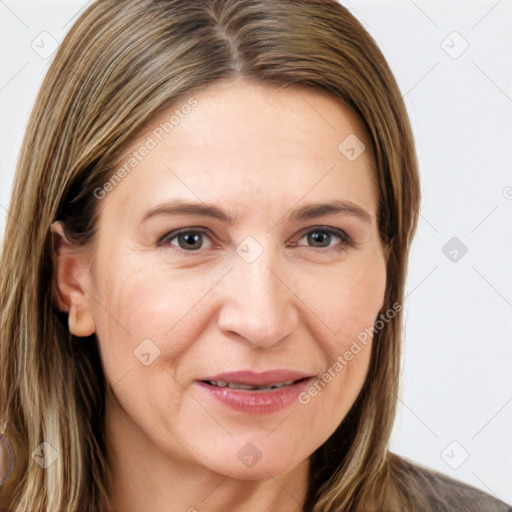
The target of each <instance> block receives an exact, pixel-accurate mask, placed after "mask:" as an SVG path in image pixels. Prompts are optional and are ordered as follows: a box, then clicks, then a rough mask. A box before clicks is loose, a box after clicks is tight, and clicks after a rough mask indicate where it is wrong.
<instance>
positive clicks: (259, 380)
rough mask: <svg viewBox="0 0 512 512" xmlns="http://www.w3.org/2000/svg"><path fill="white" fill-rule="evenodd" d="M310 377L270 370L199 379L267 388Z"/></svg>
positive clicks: (294, 372) (302, 374) (221, 374)
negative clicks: (271, 385)
mask: <svg viewBox="0 0 512 512" xmlns="http://www.w3.org/2000/svg"><path fill="white" fill-rule="evenodd" d="M309 377H311V375H310V374H308V373H305V372H302V371H297V370H271V371H265V372H254V371H252V370H241V371H235V372H226V373H218V374H216V375H210V376H208V377H204V378H202V379H199V380H200V381H224V382H233V383H237V384H247V385H252V386H267V385H269V384H277V383H279V382H288V381H296V380H301V379H306V378H309Z"/></svg>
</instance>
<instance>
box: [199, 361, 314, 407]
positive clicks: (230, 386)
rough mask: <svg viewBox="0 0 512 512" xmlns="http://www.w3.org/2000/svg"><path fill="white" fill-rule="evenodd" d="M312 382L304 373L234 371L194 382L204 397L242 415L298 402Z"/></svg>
mask: <svg viewBox="0 0 512 512" xmlns="http://www.w3.org/2000/svg"><path fill="white" fill-rule="evenodd" d="M313 379H314V377H313V376H311V375H309V374H306V373H305V372H299V371H294V370H293V371H292V370H272V371H266V372H263V373H257V372H253V371H237V372H229V373H222V374H217V375H211V376H208V377H205V378H202V379H200V380H198V381H197V384H198V385H199V388H200V389H202V393H204V394H205V398H207V399H209V400H210V399H211V400H213V401H214V402H215V403H218V404H221V405H224V406H227V407H228V408H229V409H231V410H236V411H238V412H241V413H244V414H265V413H272V412H277V411H279V410H282V409H284V408H286V407H288V406H291V405H292V404H294V403H297V401H298V396H299V394H300V393H301V392H302V391H303V390H304V389H306V387H307V386H308V385H309V383H310V382H311V381H312V380H313Z"/></svg>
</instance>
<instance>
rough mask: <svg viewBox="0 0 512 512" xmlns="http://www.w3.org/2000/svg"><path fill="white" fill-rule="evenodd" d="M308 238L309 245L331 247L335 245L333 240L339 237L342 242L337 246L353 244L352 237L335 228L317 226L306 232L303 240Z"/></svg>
mask: <svg viewBox="0 0 512 512" xmlns="http://www.w3.org/2000/svg"><path fill="white" fill-rule="evenodd" d="M303 238H306V240H307V244H308V246H309V247H318V248H329V247H335V245H331V242H332V241H333V239H334V241H335V240H336V239H339V240H340V241H341V243H338V244H336V245H337V246H340V245H341V246H344V245H352V243H351V239H350V237H349V236H348V235H347V234H346V233H345V232H344V231H341V230H339V229H334V228H315V229H313V230H310V231H308V232H307V233H305V234H304V235H303V236H302V238H301V240H302V239H303Z"/></svg>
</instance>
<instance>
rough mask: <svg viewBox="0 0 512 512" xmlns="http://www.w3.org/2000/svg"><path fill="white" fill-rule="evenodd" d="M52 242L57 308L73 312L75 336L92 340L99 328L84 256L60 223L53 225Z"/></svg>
mask: <svg viewBox="0 0 512 512" xmlns="http://www.w3.org/2000/svg"><path fill="white" fill-rule="evenodd" d="M52 242H53V286H52V298H53V301H54V304H55V306H56V307H57V308H58V309H59V310H60V311H62V312H69V317H68V324H69V330H70V332H71V333H72V334H74V335H75V336H80V337H85V336H90V335H91V334H93V333H94V332H96V326H95V323H94V317H93V315H92V311H91V310H90V307H89V302H90V295H89V292H88V280H87V271H86V270H85V267H84V253H83V252H81V251H79V250H78V248H77V247H76V246H75V245H74V244H72V243H71V242H70V241H69V240H68V238H67V237H66V234H65V231H64V227H63V225H62V222H60V221H57V222H54V223H53V224H52Z"/></svg>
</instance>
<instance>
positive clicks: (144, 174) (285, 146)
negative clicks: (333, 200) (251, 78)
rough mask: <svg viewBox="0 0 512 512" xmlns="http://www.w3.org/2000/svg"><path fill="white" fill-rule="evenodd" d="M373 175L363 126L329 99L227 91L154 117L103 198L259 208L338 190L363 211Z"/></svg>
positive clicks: (292, 90) (262, 88)
mask: <svg viewBox="0 0 512 512" xmlns="http://www.w3.org/2000/svg"><path fill="white" fill-rule="evenodd" d="M191 105H192V107H191ZM144 147H146V148H149V149H146V150H144V151H141V150H142V148H144ZM347 150H348V152H347ZM142 152H143V153H144V156H142V157H141V155H140V153H142ZM136 153H138V154H136ZM354 157H355V158H354ZM130 162H131V163H132V164H133V166H132V169H130V165H129V163H130ZM373 165H374V164H373V153H372V148H371V142H370V140H369V138H368V135H367V133H366V130H365V129H364V125H363V124H362V122H361V121H360V119H359V118H358V117H357V116H356V115H355V113H354V112H353V111H352V110H351V109H349V108H348V107H346V106H344V105H343V104H342V103H340V102H338V101H336V100H335V99H333V98H332V97H331V96H328V95H326V94H325V93H322V92H319V91H317V90H313V89H310V88H304V87H295V86H293V87H288V88H285V89H282V88H281V89H274V88H272V87H270V86H269V85H266V84H259V83H256V84H255V83H250V82H247V81H239V82H229V83H221V84H216V85H214V86H212V87H209V88H208V89H206V90H204V91H202V92H200V93H197V94H194V95H193V96H191V97H185V98H184V99H183V100H182V101H181V102H178V103H177V104H176V105H174V106H173V107H172V108H170V109H168V110H166V111H165V112H160V113H159V115H158V116H157V117H155V118H154V120H153V121H152V122H151V123H149V124H148V125H147V127H146V128H145V129H144V130H143V132H142V133H140V134H139V136H138V137H137V138H136V139H135V140H134V141H132V143H131V144H130V145H129V147H127V148H126V151H125V152H124V154H123V155H122V156H121V158H119V160H118V161H117V165H116V167H115V169H120V168H122V167H124V168H125V169H128V170H129V171H130V172H129V175H128V176H127V177H126V178H125V179H123V183H122V184H121V186H118V187H116V190H114V192H113V193H112V194H110V195H111V196H117V199H118V200H122V201H123V202H124V203H126V202H127V201H129V202H132V201H133V200H134V192H136V196H137V197H138V198H139V199H142V196H146V199H147V201H156V200H163V199H165V198H169V197H170V196H171V195H177V196H180V195H181V196H182V197H184V196H187V197H188V198H195V199H204V200H216V199H222V198H224V199H229V198H230V197H231V199H232V200H233V201H235V202H239V203H243V202H244V201H245V202H247V200H248V199H251V200H252V201H257V200H261V201H262V203H264V202H265V201H267V202H272V201H273V200H274V201H275V200H276V199H279V200H280V201H281V202H286V201H287V200H288V201H292V202H297V201H298V200H299V199H300V196H302V195H305V194H309V195H311V194H314V193H318V194H320V195H325V194H329V193H331V195H332V192H335V191H338V190H339V192H340V194H348V195H351V196H354V194H355V196H359V197H355V199H356V200H359V202H363V203H366V205H365V206H366V207H367V208H368V209H370V210H371V209H373V207H374V206H375V203H376V197H375V194H374V188H375V187H374V171H373ZM308 191H309V192H308ZM248 194H250V195H248ZM194 195H195V196H196V197H194ZM110 199H114V198H113V197H112V198H109V200H110ZM348 199H354V197H352V198H351V197H348ZM103 206H104V205H103Z"/></svg>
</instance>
